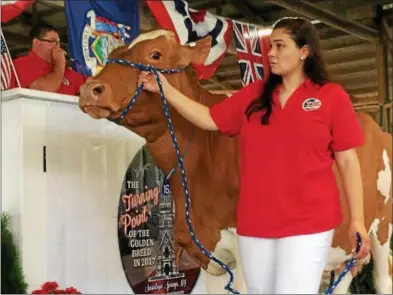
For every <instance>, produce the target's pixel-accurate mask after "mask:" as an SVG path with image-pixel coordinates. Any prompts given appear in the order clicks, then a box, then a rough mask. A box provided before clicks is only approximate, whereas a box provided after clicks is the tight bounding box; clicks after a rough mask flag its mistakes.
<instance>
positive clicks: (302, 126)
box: [210, 80, 363, 238]
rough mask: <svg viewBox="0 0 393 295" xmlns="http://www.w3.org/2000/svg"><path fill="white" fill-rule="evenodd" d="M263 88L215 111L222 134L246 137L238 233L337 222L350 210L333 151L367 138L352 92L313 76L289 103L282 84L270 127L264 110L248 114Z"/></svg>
mask: <svg viewBox="0 0 393 295" xmlns="http://www.w3.org/2000/svg"><path fill="white" fill-rule="evenodd" d="M263 88H264V84H263V83H262V82H255V83H253V84H250V85H248V86H247V87H245V88H243V89H242V90H240V91H238V92H237V93H235V94H234V95H233V96H231V97H230V98H228V99H225V100H224V101H222V102H221V103H219V104H216V105H214V106H213V107H211V109H210V114H211V116H212V118H213V120H214V122H215V123H216V124H217V126H218V128H219V130H220V131H221V132H223V133H225V134H227V135H230V136H232V135H236V134H239V136H240V150H241V155H240V156H241V173H240V174H241V180H240V192H239V203H238V217H237V221H238V228H237V232H238V234H240V235H245V236H254V237H265V238H279V237H285V236H292V235H300V234H311V233H317V232H322V231H325V230H329V229H332V228H334V227H336V226H337V225H339V223H340V222H341V221H342V215H341V207H340V199H339V194H338V188H337V185H336V181H335V177H334V174H333V171H332V165H333V162H334V154H333V152H334V151H342V150H346V149H350V148H354V147H357V146H359V145H361V144H362V143H363V133H362V130H361V128H360V125H359V123H358V121H357V118H356V116H355V113H354V109H353V107H352V104H351V101H350V99H349V96H348V94H347V93H346V92H345V91H344V89H343V88H342V87H341V86H339V85H337V84H334V83H328V84H325V85H324V86H322V87H320V86H317V85H315V84H313V83H312V82H311V81H310V80H306V81H305V82H304V83H303V84H302V85H301V86H300V87H299V88H298V89H297V90H296V91H295V92H294V93H293V94H292V95H291V97H290V98H289V99H288V101H287V103H286V105H285V106H284V108H281V106H280V103H279V101H278V91H279V87H277V89H276V90H275V91H274V92H273V102H274V104H273V110H272V114H271V117H270V123H269V125H267V126H266V125H261V124H260V117H261V112H259V113H257V114H255V113H254V114H253V116H251V119H250V121H249V122H248V121H247V117H246V116H245V114H244V112H245V109H246V107H247V105H248V104H249V103H250V102H251V101H252V100H253V99H254V98H256V97H259V96H260V95H261V93H262V91H263Z"/></svg>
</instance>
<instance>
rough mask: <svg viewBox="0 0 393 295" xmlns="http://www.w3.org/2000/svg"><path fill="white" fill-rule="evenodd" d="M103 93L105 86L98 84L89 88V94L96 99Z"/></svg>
mask: <svg viewBox="0 0 393 295" xmlns="http://www.w3.org/2000/svg"><path fill="white" fill-rule="evenodd" d="M104 91H105V85H104V84H101V83H98V84H96V85H92V87H91V88H90V94H91V95H92V96H93V97H94V98H96V99H98V98H99V97H100V96H101V95H102V94H103V93H104Z"/></svg>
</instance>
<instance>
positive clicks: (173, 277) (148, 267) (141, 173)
mask: <svg viewBox="0 0 393 295" xmlns="http://www.w3.org/2000/svg"><path fill="white" fill-rule="evenodd" d="M163 180H164V175H163V174H162V172H161V170H160V169H159V168H158V167H157V166H156V165H155V164H154V162H153V159H152V158H151V155H150V153H149V152H148V150H147V149H146V146H143V147H142V149H141V150H139V152H138V153H137V154H136V155H135V157H134V159H133V160H132V162H131V164H130V166H129V167H128V169H127V172H126V176H125V179H124V181H123V185H122V190H121V194H120V202H119V212H118V239H119V248H120V255H121V259H122V263H123V268H124V271H125V274H126V276H127V279H128V282H129V284H130V286H131V288H132V289H133V291H134V292H135V293H136V294H189V293H191V292H192V290H193V288H194V286H195V284H196V282H197V280H198V277H199V273H200V267H199V265H197V264H196V263H195V262H194V260H193V259H192V258H190V257H189V256H188V254H187V253H186V251H182V255H181V257H180V259H178V261H176V253H175V245H174V239H173V223H174V213H173V200H172V196H171V192H170V188H169V185H167V184H165V185H164V184H163Z"/></svg>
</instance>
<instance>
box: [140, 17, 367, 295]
mask: <svg viewBox="0 0 393 295" xmlns="http://www.w3.org/2000/svg"><path fill="white" fill-rule="evenodd" d="M270 42H271V49H270V51H269V54H268V55H269V62H270V67H271V74H270V76H269V77H268V79H267V81H266V82H262V81H257V82H254V83H252V84H250V85H248V86H246V87H244V88H243V89H241V90H240V91H238V92H237V93H235V94H234V95H232V96H231V97H230V98H228V99H225V100H224V101H222V102H220V103H218V104H216V105H214V106H213V107H211V108H208V107H207V106H204V105H202V104H199V103H198V102H195V101H194V100H191V99H190V98H188V97H186V96H184V95H183V94H181V93H180V92H179V91H178V90H176V89H175V88H174V87H172V86H171V85H170V84H169V83H168V81H167V80H166V79H165V77H164V76H162V75H160V77H161V80H162V84H163V89H164V94H165V97H166V98H167V100H168V101H169V102H170V103H171V104H172V105H173V106H174V107H175V108H176V109H177V110H178V112H179V113H180V114H182V115H183V116H184V117H185V118H186V119H188V120H189V121H191V122H192V123H193V124H195V125H197V126H199V127H200V128H203V129H206V130H211V131H216V130H219V131H221V132H223V133H225V134H227V135H229V136H233V135H239V136H240V147H241V173H240V175H241V180H240V192H239V203H238V209H237V212H238V213H237V214H238V219H237V220H238V227H237V233H238V235H239V244H240V252H241V256H242V264H243V268H244V274H245V279H246V283H247V289H248V293H256V294H257V293H259V294H261V293H270V294H281V293H292V294H294V293H300V294H306V293H307V294H312V293H314V294H317V293H318V289H319V285H320V282H321V277H322V273H323V269H324V266H325V263H326V259H327V256H328V250H329V248H330V246H331V243H332V238H333V232H334V228H335V227H337V226H338V225H339V224H340V222H341V221H342V216H341V208H340V200H339V193H338V188H337V185H336V181H335V177H334V174H333V171H332V165H333V163H334V161H336V163H337V167H338V169H339V172H340V175H341V178H342V180H343V185H344V188H345V191H346V195H347V198H348V203H349V205H350V212H351V218H352V219H351V220H352V223H351V228H350V233H349V237H350V240H351V244H352V245H353V246H355V245H356V237H355V236H356V232H359V233H360V235H361V238H362V247H361V250H360V252H359V253H358V255H357V258H358V259H359V260H361V259H364V258H365V257H366V256H367V255H368V253H369V251H370V242H369V237H368V235H367V231H366V229H365V226H364V216H363V195H362V181H361V174H360V167H359V162H358V158H357V154H356V150H355V148H356V147H358V146H360V145H361V144H363V134H362V130H361V129H360V126H359V124H358V121H357V119H356V116H355V113H354V110H353V107H352V104H351V101H350V99H349V96H348V94H347V93H346V92H345V91H344V89H343V88H342V87H341V86H340V85H338V84H335V83H330V82H328V79H327V73H326V69H325V66H324V62H323V58H322V53H321V50H320V47H319V39H318V34H317V32H316V29H315V27H314V26H313V25H312V24H311V23H310V22H308V21H306V20H304V19H302V18H284V19H281V20H279V21H278V22H277V23H276V24H275V25H274V27H273V31H272V34H271V36H270ZM139 82H140V83H141V82H145V89H146V90H149V91H153V92H158V87H157V82H156V81H155V78H154V76H153V75H152V74H149V73H146V72H142V73H141V74H140V77H139ZM255 184H258V185H255ZM359 266H360V265H358V266H357V267H359ZM355 271H356V270H355Z"/></svg>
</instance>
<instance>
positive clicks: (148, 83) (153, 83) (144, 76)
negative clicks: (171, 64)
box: [138, 71, 168, 93]
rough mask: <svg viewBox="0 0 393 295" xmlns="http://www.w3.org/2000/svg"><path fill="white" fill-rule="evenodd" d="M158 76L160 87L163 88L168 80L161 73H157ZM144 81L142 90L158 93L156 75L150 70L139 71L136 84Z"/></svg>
mask: <svg viewBox="0 0 393 295" xmlns="http://www.w3.org/2000/svg"><path fill="white" fill-rule="evenodd" d="M158 76H159V77H160V80H161V84H162V88H163V89H165V88H166V87H167V85H168V80H167V79H166V78H165V76H164V75H163V74H161V73H158ZM142 83H144V84H145V85H144V87H143V89H144V90H148V91H151V92H154V93H159V92H160V90H159V88H158V83H157V80H156V77H155V76H154V74H153V73H151V72H146V71H141V73H140V74H139V77H138V85H140V84H142Z"/></svg>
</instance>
